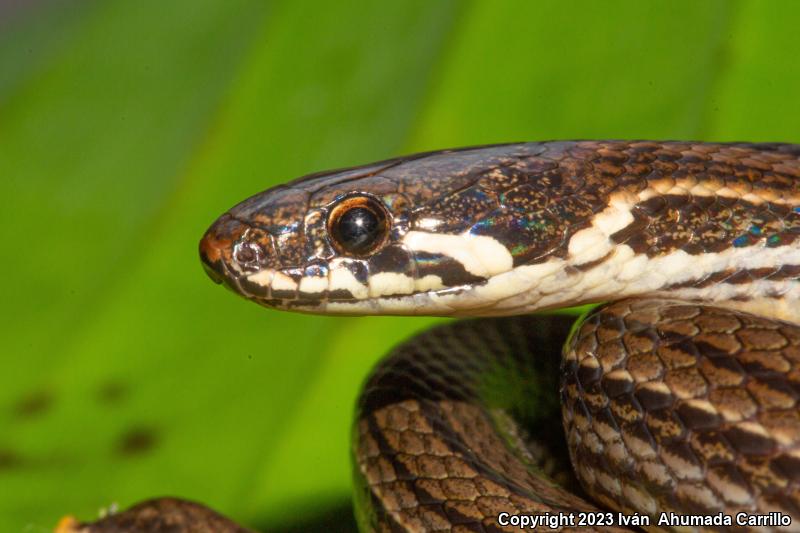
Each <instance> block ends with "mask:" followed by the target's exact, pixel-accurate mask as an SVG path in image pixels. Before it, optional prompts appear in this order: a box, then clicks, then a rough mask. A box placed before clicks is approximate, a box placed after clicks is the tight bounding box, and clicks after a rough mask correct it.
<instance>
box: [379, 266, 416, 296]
mask: <svg viewBox="0 0 800 533" xmlns="http://www.w3.org/2000/svg"><path fill="white" fill-rule="evenodd" d="M412 292H414V279H413V278H412V277H411V276H406V275H405V274H401V273H399V272H380V273H378V274H373V275H372V276H370V277H369V295H370V297H371V298H377V297H379V296H387V295H393V294H411V293H412Z"/></svg>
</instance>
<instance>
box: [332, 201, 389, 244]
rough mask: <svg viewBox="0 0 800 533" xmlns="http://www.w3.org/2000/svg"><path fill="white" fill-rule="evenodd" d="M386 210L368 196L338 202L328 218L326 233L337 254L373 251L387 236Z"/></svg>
mask: <svg viewBox="0 0 800 533" xmlns="http://www.w3.org/2000/svg"><path fill="white" fill-rule="evenodd" d="M387 218H388V217H387V213H386V208H385V207H384V206H383V204H381V203H380V202H379V201H377V200H376V199H374V198H372V197H370V196H351V197H347V198H344V199H342V200H341V201H340V202H339V203H338V204H337V205H335V206H334V207H333V209H332V210H331V212H330V215H329V216H328V234H329V235H330V236H331V240H332V241H333V244H334V246H335V247H336V248H337V249H339V251H341V252H344V253H346V254H349V255H354V256H364V255H367V254H369V253H370V252H372V251H374V250H375V249H377V248H378V247H379V246H380V245H381V244H383V242H384V241H385V240H386V236H387V235H388V233H389V231H388V230H389V225H388V224H387Z"/></svg>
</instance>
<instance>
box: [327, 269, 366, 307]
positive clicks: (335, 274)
mask: <svg viewBox="0 0 800 533" xmlns="http://www.w3.org/2000/svg"><path fill="white" fill-rule="evenodd" d="M328 278H329V282H328V289H329V290H330V291H335V290H340V289H341V290H345V291H349V292H350V294H352V295H353V298H356V299H359V300H361V299H365V298H369V289H368V288H367V286H366V285H364V284H363V283H359V281H358V280H357V279H356V277H355V276H354V275H353V273H352V272H350V269H349V268H347V261H346V260H334V261H331V266H330V271H329V274H328Z"/></svg>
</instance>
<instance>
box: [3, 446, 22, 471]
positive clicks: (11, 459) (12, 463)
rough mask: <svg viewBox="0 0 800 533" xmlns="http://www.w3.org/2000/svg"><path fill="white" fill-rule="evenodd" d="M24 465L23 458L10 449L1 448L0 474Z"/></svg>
mask: <svg viewBox="0 0 800 533" xmlns="http://www.w3.org/2000/svg"><path fill="white" fill-rule="evenodd" d="M22 463H23V460H22V457H21V456H20V455H19V454H18V453H17V452H15V451H13V450H9V449H8V448H0V472H2V471H3V470H11V469H12V468H17V467H19V466H21V465H22Z"/></svg>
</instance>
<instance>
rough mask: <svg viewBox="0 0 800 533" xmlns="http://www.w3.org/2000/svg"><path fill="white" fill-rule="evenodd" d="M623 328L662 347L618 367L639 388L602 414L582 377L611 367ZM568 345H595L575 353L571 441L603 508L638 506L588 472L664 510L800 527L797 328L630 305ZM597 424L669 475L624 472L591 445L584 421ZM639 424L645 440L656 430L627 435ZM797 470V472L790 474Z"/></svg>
mask: <svg viewBox="0 0 800 533" xmlns="http://www.w3.org/2000/svg"><path fill="white" fill-rule="evenodd" d="M654 311H655V312H656V313H655V314H656V316H655V317H654V313H653V312H654ZM620 317H625V319H624V320H623V321H620ZM654 318H655V319H654ZM637 319H639V320H637ZM621 324H624V331H623V334H622V338H625V337H626V336H627V335H629V334H630V333H639V334H641V333H642V332H646V333H649V334H648V335H646V338H648V339H651V340H653V341H655V342H654V343H653V347H652V350H639V352H640V355H639V356H636V355H631V356H630V357H628V358H625V359H623V360H622V361H621V362H618V363H617V364H616V365H614V367H613V369H614V370H613V371H614V372H617V375H619V376H621V375H628V376H630V378H629V379H630V383H629V385H628V387H624V386H622V385H621V384H617V385H616V386H615V387H614V392H615V394H613V395H612V394H611V393H609V396H608V402H609V407H608V408H606V407H603V408H600V409H598V408H597V407H596V405H597V404H598V402H597V400H595V399H592V400H590V401H587V400H586V399H585V398H583V397H582V396H580V394H581V391H584V390H585V389H586V388H587V386H588V388H589V389H593V383H592V382H590V383H588V384H585V383H584V382H583V380H582V378H581V376H582V375H583V373H582V372H581V369H582V368H584V367H586V366H587V365H589V367H590V368H591V367H593V366H594V365H595V364H601V363H600V361H601V360H602V358H603V356H602V355H601V352H602V350H601V348H602V346H603V344H604V343H605V342H614V341H609V340H608V339H609V335H608V333H604V330H605V329H607V328H608V327H612V328H618V327H619V326H620V325H621ZM609 325H611V326H609ZM587 339H594V340H588V341H587ZM601 339H607V340H605V341H603V340H601ZM644 344H646V343H642V347H644ZM570 346H571V347H573V348H576V349H577V348H584V347H591V346H596V348H595V349H594V350H593V351H590V352H588V353H586V352H583V351H582V350H578V351H576V352H570V351H568V353H570V354H574V355H569V356H568V358H567V361H566V366H565V367H564V372H565V374H564V379H565V382H564V386H563V388H562V397H563V401H564V402H565V405H566V407H565V418H564V420H565V427H566V430H567V439H568V440H569V441H570V443H571V444H572V445H575V446H577V448H576V449H573V450H572V452H571V453H572V457H573V461H574V462H575V463H576V471H577V472H578V475H579V477H581V480H582V481H583V483H584V486H585V488H586V490H587V491H588V492H590V493H594V492H595V491H597V492H598V493H599V498H600V500H601V501H605V502H614V503H612V505H614V506H615V507H616V506H619V507H622V508H628V509H630V508H633V507H635V502H634V501H630V500H626V496H625V492H624V491H621V492H620V493H616V492H614V491H613V490H609V488H608V487H604V486H602V485H600V484H599V483H598V481H597V479H595V478H592V477H587V476H586V474H585V473H586V472H587V471H591V470H592V469H603V470H605V469H607V468H612V469H614V470H613V471H612V473H611V475H612V476H614V477H618V478H619V479H621V480H622V484H623V485H625V484H628V485H631V486H634V487H640V488H641V489H642V490H644V489H646V488H654V489H655V491H654V495H653V498H654V499H655V501H656V505H657V508H658V509H659V510H675V512H689V511H694V512H702V513H716V512H720V511H721V512H725V513H728V514H731V513H735V512H738V510H743V511H746V512H755V511H756V509H759V508H760V509H762V510H763V509H768V510H780V511H781V512H784V513H786V514H789V515H791V516H793V517H794V520H795V521H796V520H798V519H800V508H798V506H797V501H798V499H800V468H797V467H796V466H795V465H797V466H800V459H796V458H795V454H798V453H800V439H798V437H797V435H800V433H798V431H800V416H799V415H798V412H797V400H798V397H800V383H799V382H798V381H797V378H796V377H795V376H794V375H793V372H792V369H793V368H794V366H793V362H792V364H790V363H789V359H790V358H791V359H792V361H793V360H794V359H796V358H797V353H798V352H797V350H798V347H800V338H798V328H797V327H796V326H794V325H789V324H785V323H781V322H773V321H770V320H767V319H763V318H760V317H756V316H753V315H748V314H746V313H739V312H734V311H729V310H721V309H718V308H711V307H703V306H698V305H691V304H682V303H677V302H672V303H670V302H666V303H665V302H660V301H648V300H643V301H636V300H632V301H630V300H629V301H625V302H619V303H615V304H612V305H610V306H607V307H605V308H603V309H602V310H600V311H598V312H597V313H596V314H594V315H593V316H591V317H590V318H589V319H588V320H586V321H585V322H584V323H583V325H582V326H581V328H580V329H579V330H578V331H577V332H576V334H575V335H574V337H573V338H572V339H571V343H570ZM633 352H634V350H630V349H629V353H631V354H632V353H633ZM581 353H583V355H580V354H581ZM648 353H649V356H648V355H645V354H648ZM654 356H655V357H654ZM656 358H657V360H656ZM592 361H597V362H596V363H593V362H592ZM624 371H627V374H626V373H625V372H624ZM662 379H663V381H662ZM621 399H624V401H621ZM634 402H635V405H636V406H637V407H641V409H643V413H644V414H643V416H644V419H645V420H644V426H642V425H641V424H640V423H639V422H638V417H630V416H629V415H628V413H630V409H631V408H630V406H631V405H632V404H634ZM616 404H619V408H618V409H615V408H614V406H615V405H616ZM568 413H572V414H568ZM619 413H621V414H622V415H623V416H620V414H619ZM609 414H611V415H612V416H613V421H612V422H609V421H608V416H609ZM596 417H599V418H600V419H601V420H603V421H604V427H610V428H613V427H615V426H616V427H619V430H620V431H619V433H618V434H616V435H608V434H604V435H602V437H601V436H600V435H599V434H598V435H597V436H598V437H601V440H604V442H606V443H608V442H615V441H616V442H622V443H623V445H625V446H626V448H627V449H628V451H629V452H630V453H633V454H634V455H636V454H637V453H638V455H641V454H642V452H641V448H644V449H645V450H647V451H650V452H652V453H654V454H656V455H657V456H658V458H659V460H660V461H663V464H664V465H665V466H666V469H663V468H652V467H650V468H648V467H646V466H644V464H646V463H643V464H640V465H639V466H636V467H634V468H633V469H630V468H627V467H624V468H623V467H621V466H620V464H616V465H615V463H614V462H613V461H610V460H609V459H608V458H607V457H605V456H604V455H602V454H598V452H597V450H593V448H592V447H591V446H587V445H586V444H585V443H587V442H591V441H592V438H591V437H587V435H585V434H584V433H583V432H584V431H586V430H587V428H588V431H595V432H596V431H597V430H596V429H593V428H595V425H593V424H588V425H587V423H586V422H585V421H582V419H585V420H586V421H588V420H594V419H595V418H596ZM581 428H583V429H581ZM634 428H635V429H636V431H638V432H639V434H641V432H642V428H646V429H645V431H646V434H647V435H646V438H644V439H639V440H638V441H636V442H634V441H632V440H631V439H630V438H628V439H626V438H625V436H626V435H630V434H632V432H633V430H634ZM626 442H630V443H632V444H636V445H632V446H628V444H626ZM642 443H645V444H644V445H642ZM647 443H650V444H647ZM606 447H608V444H607V445H606ZM645 455H646V454H645ZM787 462H788V463H789V464H790V465H791V466H790V468H784V469H781V467H780V466H781V465H782V464H785V463H787ZM626 464H627V463H626ZM792 467H794V468H792ZM582 473H583V474H582ZM698 482H700V484H698ZM658 487H661V489H659V488H658ZM612 489H613V487H612ZM764 502H769V504H768V505H767V504H766V503H764ZM762 512H765V511H762Z"/></svg>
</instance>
